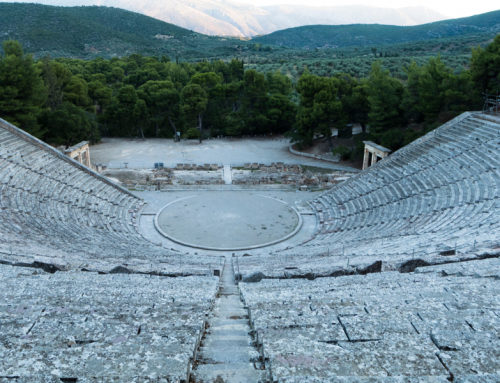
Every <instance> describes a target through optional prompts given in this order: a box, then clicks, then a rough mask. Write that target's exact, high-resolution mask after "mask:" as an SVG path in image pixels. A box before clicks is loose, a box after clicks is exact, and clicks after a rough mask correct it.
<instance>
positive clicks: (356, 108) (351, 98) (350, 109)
mask: <svg viewBox="0 0 500 383" xmlns="http://www.w3.org/2000/svg"><path fill="white" fill-rule="evenodd" d="M369 86H370V84H369V81H368V79H366V78H362V79H361V80H360V81H359V82H357V81H354V82H353V84H352V87H351V90H350V92H347V93H346V94H345V95H344V96H343V97H342V99H341V101H342V108H343V110H344V111H345V113H346V114H347V115H348V119H349V121H350V122H357V123H359V124H360V125H361V129H362V130H363V133H366V125H367V123H368V113H369V112H370V103H369V102H368V89H369Z"/></svg>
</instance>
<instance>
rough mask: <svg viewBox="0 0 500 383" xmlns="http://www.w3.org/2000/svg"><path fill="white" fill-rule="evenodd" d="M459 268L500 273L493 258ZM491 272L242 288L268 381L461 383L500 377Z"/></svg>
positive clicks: (498, 306) (498, 312) (499, 310)
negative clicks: (493, 270)
mask: <svg viewBox="0 0 500 383" xmlns="http://www.w3.org/2000/svg"><path fill="white" fill-rule="evenodd" d="M481 262H484V263H483V264H482V266H479V265H478V264H479V263H481ZM462 265H463V267H464V268H469V269H472V268H480V269H484V270H486V269H496V272H497V275H499V274H500V263H498V259H491V260H483V261H476V262H474V265H472V264H471V265H470V266H468V267H467V266H466V264H465V263H464V264H462ZM478 266H479V267H478ZM491 274H492V273H490V274H488V275H483V276H482V277H479V278H478V276H475V277H472V276H461V277H459V276H458V275H463V274H453V276H448V277H441V276H440V275H444V274H438V273H436V272H425V267H423V268H421V269H419V273H407V274H400V273H397V272H385V273H379V274H368V275H366V276H361V275H354V276H346V277H339V278H319V279H316V280H314V281H307V280H304V279H285V280H269V279H264V280H262V281H261V282H260V283H258V284H255V283H240V284H239V288H240V292H241V296H242V298H243V300H244V302H245V304H246V306H247V307H248V310H249V316H250V318H251V324H252V328H253V329H254V332H255V333H256V334H257V337H258V341H259V342H260V343H261V347H262V348H263V350H264V354H265V357H266V359H267V360H268V365H267V367H268V368H269V369H270V371H271V374H272V377H273V380H274V381H301V379H306V376H314V377H316V378H318V379H324V380H326V381H342V380H336V379H345V380H344V381H354V382H355V381H358V380H357V379H361V381H362V379H368V377H370V379H375V380H374V381H378V380H377V379H381V380H380V381H385V380H384V379H386V378H387V377H388V376H391V377H392V378H393V379H396V378H399V379H411V378H413V379H415V381H439V379H448V381H457V382H458V381H460V379H465V378H466V377H469V376H476V377H477V376H478V375H480V376H483V377H488V376H489V378H490V379H495V376H498V375H496V374H497V373H498V368H499V365H498V363H499V362H498V361H499V360H500V359H499V356H500V299H499V298H498V297H499V294H498V293H499V292H500V278H496V279H495V278H494V277H492V276H491ZM450 275H451V274H450ZM387 379H388V378H387ZM419 379H423V380H419ZM305 381H307V380H305ZM370 381H371V380H370ZM402 381H403V380H402ZM404 381H410V380H404ZM443 381H444V380H443ZM473 381H480V380H473Z"/></svg>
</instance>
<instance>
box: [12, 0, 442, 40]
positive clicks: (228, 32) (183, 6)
mask: <svg viewBox="0 0 500 383" xmlns="http://www.w3.org/2000/svg"><path fill="white" fill-rule="evenodd" d="M21 1H22V2H28V1H32V0H21ZM37 3H39V4H45V5H56V6H82V5H83V6H92V5H99V6H107V7H115V8H121V9H126V10H128V11H132V12H138V13H141V14H143V15H147V16H150V17H154V18H156V19H158V20H162V21H165V22H168V23H172V24H175V25H179V26H181V27H183V28H187V29H190V30H193V31H196V32H199V33H204V34H208V35H223V36H239V37H243V36H246V37H251V36H255V35H259V34H268V33H272V32H274V31H277V30H280V29H284V28H292V27H298V26H303V25H316V24H325V25H337V24H354V23H368V24H375V23H377V24H388V25H416V24H422V23H429V22H433V21H437V20H443V19H445V18H446V17H445V16H443V15H441V14H439V13H437V12H434V11H432V10H430V9H428V8H424V7H409V8H401V9H391V8H378V7H369V6H360V5H354V6H339V7H308V6H303V5H283V6H268V7H256V6H253V5H250V4H244V3H238V2H235V1H231V0H189V1H188V2H186V1H183V0H143V1H136V0H38V1H37Z"/></svg>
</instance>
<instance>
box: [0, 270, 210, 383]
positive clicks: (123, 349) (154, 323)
mask: <svg viewBox="0 0 500 383" xmlns="http://www.w3.org/2000/svg"><path fill="white" fill-rule="evenodd" d="M0 276H1V277H0V331H1V333H2V338H1V340H0V375H1V376H5V377H16V376H18V377H22V378H26V379H29V378H31V379H37V380H38V379H40V378H41V377H44V376H47V377H48V378H57V379H62V380H64V379H75V378H77V379H78V380H79V381H80V380H82V381H85V379H97V380H100V381H104V380H106V379H112V378H114V379H120V380H122V381H123V380H127V381H134V379H137V378H149V379H154V380H155V381H158V379H165V380H168V381H177V382H178V381H181V380H186V379H187V376H188V373H189V369H190V365H191V360H192V359H193V357H194V353H195V350H196V349H197V347H198V345H199V342H200V339H201V336H202V333H203V329H204V326H205V320H206V315H207V313H208V312H209V311H210V310H211V308H212V305H213V303H214V301H215V296H216V292H217V290H218V278H216V277H187V278H165V277H155V276H144V275H121V274H117V275H99V274H97V273H82V272H57V273H55V274H47V273H44V272H41V271H35V272H34V271H33V269H26V268H22V267H12V266H5V265H0Z"/></svg>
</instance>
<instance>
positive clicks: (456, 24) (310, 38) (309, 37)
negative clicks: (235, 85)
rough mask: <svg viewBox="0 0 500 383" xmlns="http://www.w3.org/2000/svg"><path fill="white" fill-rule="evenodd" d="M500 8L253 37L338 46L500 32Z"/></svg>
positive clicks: (261, 40)
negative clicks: (408, 22) (422, 20)
mask: <svg viewBox="0 0 500 383" xmlns="http://www.w3.org/2000/svg"><path fill="white" fill-rule="evenodd" d="M499 31H500V11H494V12H489V13H484V14H481V15H476V16H471V17H465V18H460V19H453V20H444V21H438V22H435V23H429V24H423V25H416V26H411V27H399V26H393V25H377V24H372V25H367V24H354V25H312V26H304V27H297V28H290V29H284V30H281V31H277V32H273V33H271V34H269V35H265V36H261V37H257V38H255V39H253V41H254V42H255V43H259V44H267V45H278V46H286V47H293V48H306V49H314V48H336V47H348V46H364V45H387V44H397V43H407V42H413V41H423V40H429V39H435V38H443V37H451V36H464V35H470V34H478V33H487V32H490V33H491V32H499Z"/></svg>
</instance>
